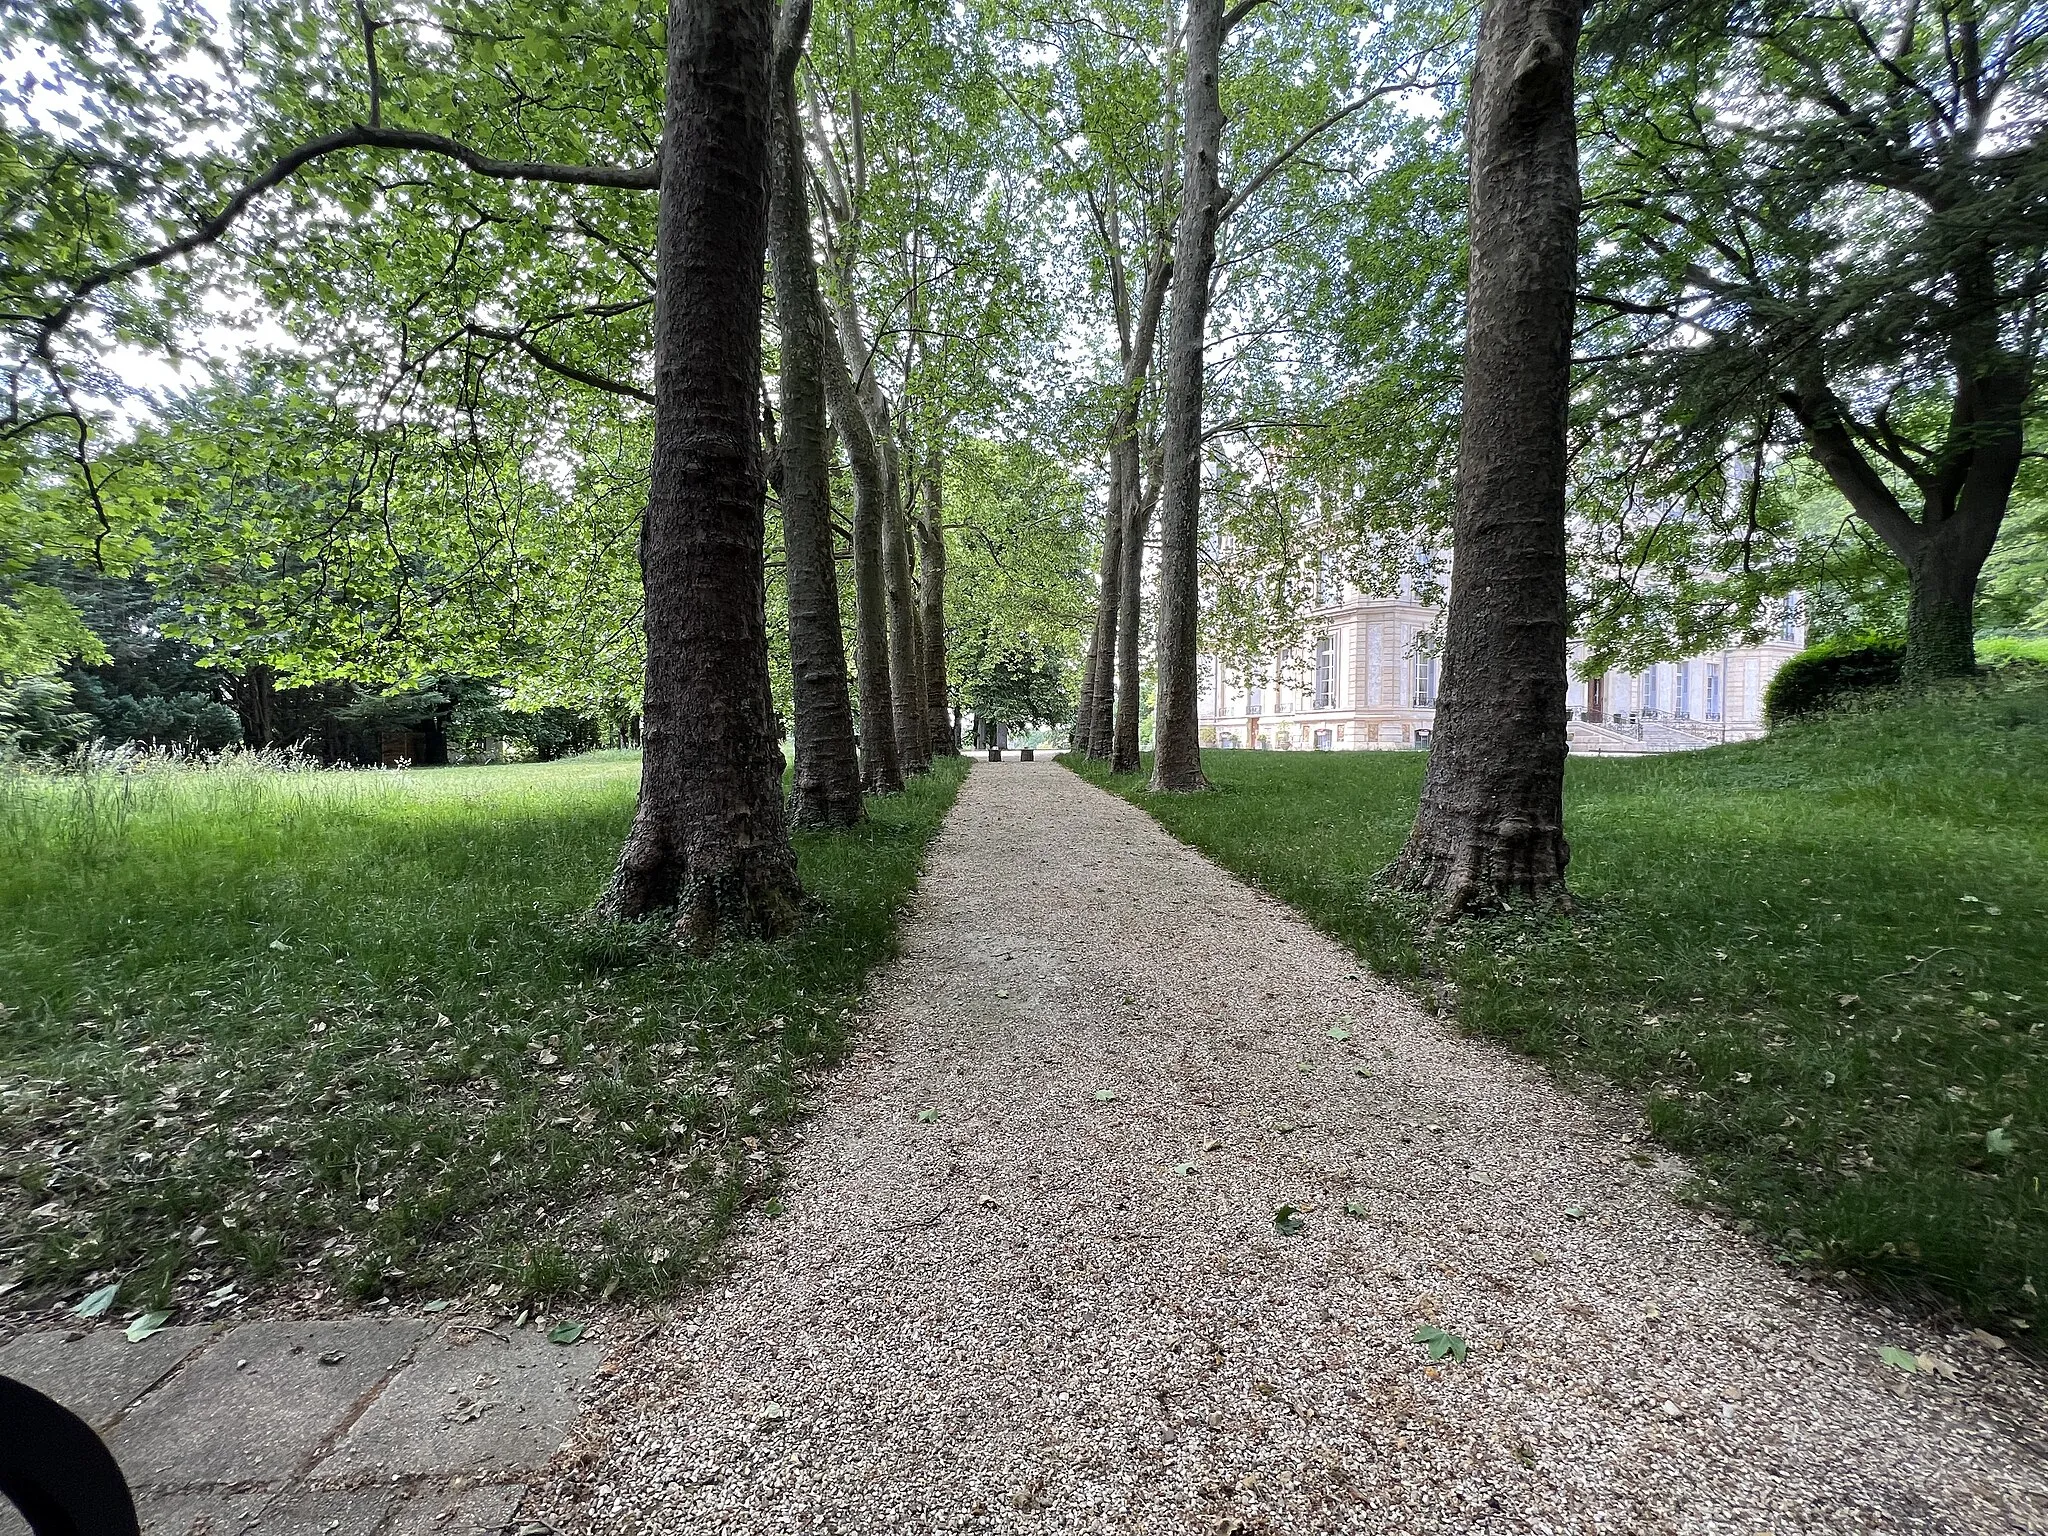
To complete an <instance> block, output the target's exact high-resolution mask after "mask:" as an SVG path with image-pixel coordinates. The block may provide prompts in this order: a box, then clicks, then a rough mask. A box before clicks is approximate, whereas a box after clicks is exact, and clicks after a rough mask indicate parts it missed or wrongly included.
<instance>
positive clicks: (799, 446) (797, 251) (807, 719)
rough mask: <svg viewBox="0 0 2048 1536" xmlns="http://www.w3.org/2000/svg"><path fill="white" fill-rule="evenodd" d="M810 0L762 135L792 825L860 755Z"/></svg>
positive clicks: (802, 822)
mask: <svg viewBox="0 0 2048 1536" xmlns="http://www.w3.org/2000/svg"><path fill="white" fill-rule="evenodd" d="M810 14H811V0H788V3H787V4H786V5H785V6H784V8H783V13H782V18H781V21H780V23H779V25H778V28H777V33H776V40H775V118H774V126H773V133H774V137H773V140H772V142H771V145H770V179H769V186H770V196H769V205H768V226H769V243H768V254H769V266H770V270H771V272H772V273H773V276H774V281H775V321H776V328H777V329H778V330H779V331H780V333H781V361H780V368H781V375H782V421H781V425H780V430H779V435H778V444H779V446H778V451H777V457H778V459H779V461H780V475H779V477H778V483H777V489H778V490H779V491H780V493H781V495H780V500H781V503H782V542H783V548H784V550H785V553H786V559H787V567H786V572H785V579H786V580H787V582H788V587H789V661H790V679H791V685H792V691H793V693H794V696H795V698H794V702H795V706H796V720H795V722H794V727H795V735H796V774H795V779H794V782H793V783H792V785H791V789H790V799H789V816H790V820H791V821H792V822H793V823H794V824H795V825H797V826H799V827H850V826H852V825H853V824H854V823H855V822H857V821H859V820H860V817H861V799H860V754H859V750H858V745H857V742H856V738H855V736H854V730H853V701H852V700H851V698H849V697H848V694H847V688H846V642H845V639H844V637H843V635H842V634H841V632H840V616H839V570H838V566H837V564H836V563H835V561H834V559H833V554H832V486H831V448H830V442H829V433H830V427H829V425H828V423H827V421H826V415H825V337H824V300H823V297H822V295H821V294H820V292H819V289H818V269H817V259H816V257H815V256H814V254H813V253H812V250H811V218H810V202H809V197H808V194H807V193H806V192H805V180H806V173H807V170H808V167H807V165H806V162H805V159H804V141H803V126H802V123H801V120H800V119H799V118H798V117H797V101H796V67H797V61H798V59H799V58H800V57H801V56H802V53H803V44H804V33H805V31H806V30H807V29H808V28H809V25H810Z"/></svg>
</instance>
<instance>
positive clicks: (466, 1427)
mask: <svg viewBox="0 0 2048 1536" xmlns="http://www.w3.org/2000/svg"><path fill="white" fill-rule="evenodd" d="M598 1356H599V1351H598V1349H597V1347H596V1345H595V1343H594V1342H592V1343H577V1344H572V1345H568V1346H563V1345H560V1344H551V1343H549V1342H548V1339H547V1336H546V1335H545V1334H543V1333H541V1332H540V1331H539V1330H538V1329H530V1330H514V1331H512V1332H511V1333H507V1334H497V1333H489V1332H485V1331H483V1330H480V1329H475V1330H468V1329H466V1330H462V1331H454V1330H450V1331H446V1332H443V1333H441V1334H439V1335H438V1336H436V1337H435V1339H434V1340H433V1341H432V1342H431V1343H430V1344H428V1345H426V1346H424V1347H423V1348H422V1349H421V1350H420V1352H419V1355H418V1357H417V1358H416V1359H415V1360H414V1362H413V1363H412V1365H411V1366H409V1367H408V1368H407V1370H406V1373H405V1383H406V1390H405V1391H403V1392H386V1393H385V1394H384V1395H383V1396H381V1397H379V1398H378V1399H377V1401H376V1402H375V1403H373V1404H372V1405H371V1406H370V1408H369V1409H368V1410H367V1411H366V1412H365V1413H364V1414H363V1416H362V1417H361V1418H360V1419H358V1420H356V1422H355V1423H354V1425H352V1426H351V1427H350V1428H349V1430H348V1432H347V1433H346V1434H345V1435H343V1436H342V1438H341V1441H340V1443H339V1444H337V1445H336V1446H335V1448H334V1451H333V1454H332V1455H330V1456H329V1457H328V1458H327V1459H326V1460H325V1461H324V1462H323V1463H322V1464H321V1468H320V1475H321V1476H322V1477H323V1478H332V1479H334V1480H336V1481H343V1480H354V1479H355V1478H358V1477H363V1476H372V1477H393V1476H398V1477H409V1476H417V1475H421V1474H429V1473H440V1474H445V1473H464V1472H475V1471H478V1470H480V1469H482V1468H485V1467H505V1468H512V1467H538V1466H540V1465H542V1464H543V1463H545V1462H546V1461H547V1459H548V1458H549V1457H550V1456H552V1455H554V1453H555V1451H556V1450H557V1449H558V1448H559V1447H560V1446H561V1443H562V1441H563V1439H564V1437H566V1436H567V1434H568V1433H569V1428H570V1426H571V1425H572V1424H573V1423H574V1421H575V1418H576V1411H577V1408H578V1407H579V1406H580V1400H579V1397H578V1389H579V1388H580V1387H581V1386H582V1385H583V1383H584V1381H585V1380H587V1379H588V1378H589V1376H590V1373H591V1372H592V1371H593V1370H595V1369H596V1367H597V1361H598Z"/></svg>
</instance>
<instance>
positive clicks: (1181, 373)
mask: <svg viewBox="0 0 2048 1536" xmlns="http://www.w3.org/2000/svg"><path fill="white" fill-rule="evenodd" d="M1224 31H1225V25H1224V12H1223V0H1188V12H1187V44H1186V47H1187V84H1186V87H1185V90H1184V92H1183V95H1182V107H1181V117H1182V133H1183V135H1184V143H1183V150H1182V157H1181V194H1180V227H1179V229H1178V230H1176V231H1175V234H1174V242H1173V321H1172V325H1171V327H1170V328H1169V329H1168V332H1167V340H1166V425H1165V433H1164V439H1163V448H1164V452H1165V458H1164V471H1163V474H1162V479H1161V489H1160V508H1159V620H1158V633H1157V636H1156V645H1155V649H1156V651H1157V653H1158V683H1157V686H1156V688H1155V689H1154V694H1153V704H1152V707H1153V716H1152V787H1153V789H1155V790H1170V791H1188V790H1198V789H1206V788H1208V786H1209V781H1208V779H1207V778H1205V777H1204V776H1203V774H1202V727H1201V721H1200V718H1199V715H1198V712H1197V698H1196V686H1195V679H1196V673H1197V665H1198V662H1197V648H1198V647H1199V645H1200V643H1201V640H1200V627H1201V571H1200V540H1201V525H1202V344H1203V341H1204V339H1205V334H1206V332H1207V330H1208V327H1209V275H1210V271H1211V269H1212V268H1213V267H1214V266H1215V264H1216V226H1217V224H1218V222H1219V221H1220V220H1221V217H1222V212H1223V207H1222V204H1223V193H1222V188H1221V186H1220V184H1219V182H1218V180H1217V164H1216V162H1217V157H1218V156H1219V155H1220V154H1221V153H1222V149H1223V102H1222V97H1221V95H1220V94H1219V91H1218V85H1217V75H1218V72H1219V70H1220V67H1221V65H1220V60H1221V57H1222V53H1223V34H1224Z"/></svg>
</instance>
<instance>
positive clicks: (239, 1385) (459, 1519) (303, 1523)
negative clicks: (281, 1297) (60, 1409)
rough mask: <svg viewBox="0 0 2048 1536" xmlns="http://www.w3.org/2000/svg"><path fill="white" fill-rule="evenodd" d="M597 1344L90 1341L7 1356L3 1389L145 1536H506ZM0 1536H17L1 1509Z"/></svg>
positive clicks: (27, 1341)
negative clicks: (74, 1417) (61, 1430)
mask: <svg viewBox="0 0 2048 1536" xmlns="http://www.w3.org/2000/svg"><path fill="white" fill-rule="evenodd" d="M603 1333H604V1330H603V1329H601V1328H594V1329H593V1330H592V1331H591V1332H590V1333H589V1334H587V1335H586V1336H585V1338H584V1340H583V1341H581V1342H579V1343H577V1344H575V1345H570V1346H563V1345H558V1344H552V1343H549V1342H548V1340H547V1338H546V1335H545V1334H544V1333H542V1332H541V1331H540V1330H538V1329H534V1330H519V1329H511V1328H506V1327H504V1326H503V1325H500V1326H498V1327H497V1328H493V1329H484V1328H479V1327H474V1326H471V1325H467V1324H462V1323H459V1322H455V1321H454V1320H451V1319H439V1320H436V1321H435V1322H433V1323H429V1322H426V1321H422V1320H418V1319H412V1318H392V1317H381V1318H352V1319H346V1320H339V1321H305V1320H299V1321H274V1322H256V1323H245V1324H243V1325H241V1326H239V1327H232V1328H220V1327H185V1328H170V1329H165V1330H163V1331H162V1332H161V1333H158V1334H155V1335H153V1336H152V1337H150V1338H148V1339H145V1340H142V1341H141V1342H139V1343H133V1344H131V1343H130V1342H129V1341H128V1340H127V1338H126V1337H125V1336H124V1334H123V1331H122V1329H121V1327H120V1326H119V1325H118V1324H115V1323H104V1324H101V1325H100V1326H98V1327H95V1328H91V1329H76V1328H73V1329H54V1330H43V1331H38V1332H34V1333H28V1334H24V1335H21V1336H20V1337H17V1338H15V1339H13V1340H10V1341H9V1342H8V1343H7V1344H5V1345H4V1346H0V1373H4V1374H6V1375H9V1376H12V1377H14V1378H15V1379H17V1380H20V1381H23V1382H26V1383H28V1384H29V1385H31V1386H33V1387H35V1388H36V1389H37V1390H39V1391H42V1392H44V1393H46V1394H48V1395H49V1396H51V1397H53V1398H55V1399H56V1400H57V1401H59V1402H61V1403H63V1404H64V1405H65V1406H66V1407H69V1408H71V1409H72V1411H73V1412H76V1413H78V1414H79V1415H80V1416H81V1417H83V1418H86V1419H88V1420H89V1421H90V1422H91V1423H92V1424H93V1425H94V1427H95V1428H96V1429H98V1430H99V1431H100V1433H101V1434H102V1435H103V1436H104V1437H105V1438H106V1440H107V1442H108V1445H109V1447H110V1448H111V1449H112V1450H113V1452H114V1454H115V1457H116V1459H117V1460H119V1461H120V1463H121V1465H122V1468H123V1470H124V1471H125V1472H126V1473H127V1475H128V1478H129V1481H130V1484H131V1486H132V1487H133V1488H134V1489H135V1503H136V1512H137V1515H138V1518H139V1520H140V1522H141V1526H142V1531H143V1536H501V1533H503V1532H504V1531H506V1530H507V1528H508V1527H509V1526H510V1525H511V1523H512V1521H513V1517H514V1516H515V1514H516V1513H517V1511H518V1508H519V1504H520V1500H521V1499H522V1498H523V1497H524V1496H525V1493H526V1485H525V1480H524V1479H525V1476H526V1475H527V1474H528V1473H530V1472H531V1471H533V1470H534V1469H537V1468H538V1467H540V1466H541V1465H543V1464H544V1463H545V1462H546V1461H547V1460H548V1459H549V1458H550V1457H551V1456H552V1455H553V1454H554V1452H555V1450H556V1449H557V1448H558V1447H559V1446H560V1445H561V1443H562V1441H563V1440H564V1438H565V1437H566V1436H567V1434H568V1432H569V1428H570V1426H571V1424H572V1423H573V1421H574V1419H575V1417H576V1415H577V1413H578V1411H579V1409H580V1407H581V1403H582V1391H583V1388H584V1386H585V1385H586V1384H587V1383H588V1381H589V1379H590V1378H591V1376H592V1375H593V1374H594V1373H595V1371H596V1369H597V1366H598V1363H599V1361H601V1360H602V1359H603V1358H604V1354H605V1346H604V1345H603V1344H601V1343H600V1342H599V1340H600V1338H601V1337H602V1336H603ZM323 1361H324V1362H325V1363H323ZM0 1536H28V1527H27V1525H26V1523H25V1522H23V1521H22V1520H21V1519H20V1517H19V1516H18V1515H17V1514H16V1513H15V1511H14V1510H13V1508H12V1507H11V1506H10V1505H8V1504H7V1503H6V1501H5V1500H4V1499H0Z"/></svg>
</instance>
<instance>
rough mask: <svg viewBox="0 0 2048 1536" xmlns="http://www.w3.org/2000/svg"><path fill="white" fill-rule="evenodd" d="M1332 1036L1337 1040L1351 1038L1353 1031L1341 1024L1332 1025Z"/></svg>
mask: <svg viewBox="0 0 2048 1536" xmlns="http://www.w3.org/2000/svg"><path fill="white" fill-rule="evenodd" d="M1330 1038H1331V1039H1332V1040H1337V1041H1344V1040H1349V1039H1350V1038H1351V1031H1350V1030H1348V1029H1346V1028H1345V1027H1344V1026H1343V1025H1341V1024H1336V1025H1332V1026H1331V1028H1330Z"/></svg>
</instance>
